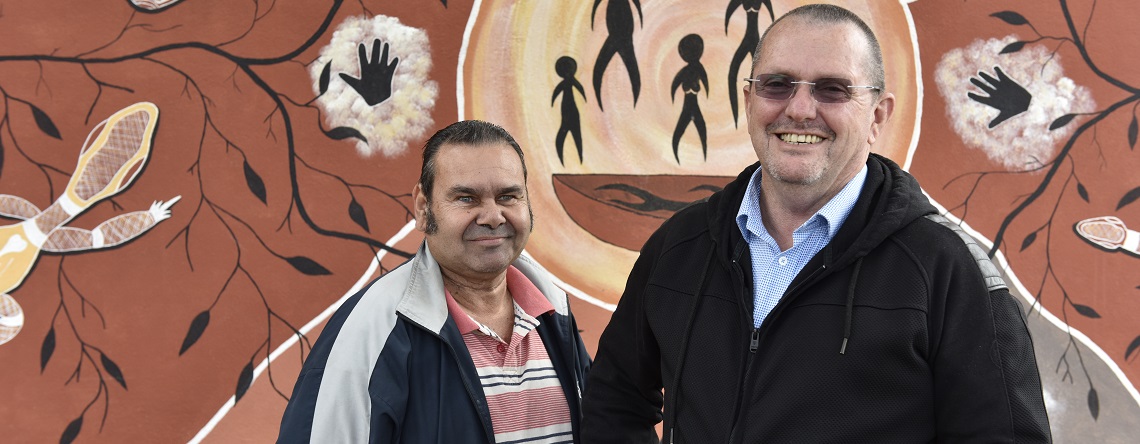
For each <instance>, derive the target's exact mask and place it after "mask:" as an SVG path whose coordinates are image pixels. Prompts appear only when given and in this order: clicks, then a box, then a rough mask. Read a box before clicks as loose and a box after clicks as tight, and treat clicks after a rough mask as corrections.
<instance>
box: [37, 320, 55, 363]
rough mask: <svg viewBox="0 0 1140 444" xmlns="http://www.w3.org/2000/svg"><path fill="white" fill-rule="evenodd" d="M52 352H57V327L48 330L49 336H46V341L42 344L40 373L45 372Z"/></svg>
mask: <svg viewBox="0 0 1140 444" xmlns="http://www.w3.org/2000/svg"><path fill="white" fill-rule="evenodd" d="M52 353H55V327H52V328H51V330H48V334H47V336H45V337H44V343H43V345H41V346H40V374H43V373H44V369H45V368H47V363H48V361H50V360H51V355H52Z"/></svg>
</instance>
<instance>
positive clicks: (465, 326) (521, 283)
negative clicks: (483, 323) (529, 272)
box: [443, 265, 554, 334]
mask: <svg viewBox="0 0 1140 444" xmlns="http://www.w3.org/2000/svg"><path fill="white" fill-rule="evenodd" d="M507 291H510V292H511V297H512V298H514V305H515V306H516V307H517V308H520V309H522V311H523V312H524V313H526V314H527V315H530V316H531V317H533V318H535V320H536V321H537V319H538V317H539V316H541V315H544V314H546V313H550V312H552V311H554V306H553V305H550V301H549V300H547V299H546V296H543V294H542V292H541V291H539V290H538V287H536V286H535V285H534V283H533V282H531V281H530V279H527V277H526V275H524V274H523V273H522V272H521V271H519V269H517V268H515V266H514V265H511V266H509V267H507ZM443 293H444V297H445V298H447V313H448V314H450V315H451V318H452V319H455V326H456V327H459V333H461V334H467V333H470V332H473V331H476V330H479V323H478V322H475V320H474V319H472V318H471V316H470V315H468V314H467V311H466V310H464V309H463V307H461V306H459V303H458V302H455V298H453V297H452V296H451V292H449V291H447V290H446V289H445V290H444V291H443Z"/></svg>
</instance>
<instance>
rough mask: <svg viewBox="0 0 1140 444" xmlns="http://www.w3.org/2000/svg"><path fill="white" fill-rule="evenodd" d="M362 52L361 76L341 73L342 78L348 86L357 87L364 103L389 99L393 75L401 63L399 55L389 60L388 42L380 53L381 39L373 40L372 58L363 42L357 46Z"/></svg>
mask: <svg viewBox="0 0 1140 444" xmlns="http://www.w3.org/2000/svg"><path fill="white" fill-rule="evenodd" d="M357 51H358V52H359V53H360V54H359V56H360V78H359V79H358V78H355V77H353V76H350V75H348V74H345V73H343V72H342V73H340V78H341V79H342V80H344V82H345V83H347V84H348V86H351V87H352V89H355V90H356V92H357V94H360V97H362V98H364V103H367V104H368V105H369V106H372V105H376V104H377V103H380V102H383V101H385V100H388V98H389V97H391V96H392V76H394V75H396V66H397V65H399V64H400V58H399V57H393V58H392V62H391V63H389V62H388V44H387V43H385V44H384V53H383V54H381V53H380V39H376V40H373V41H372V58H368V51H367V49H366V48H365V47H364V44H363V43H361V44H360V46H359V47H357Z"/></svg>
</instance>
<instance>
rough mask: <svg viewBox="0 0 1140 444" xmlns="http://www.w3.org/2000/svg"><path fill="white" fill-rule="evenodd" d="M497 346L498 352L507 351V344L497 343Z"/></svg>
mask: <svg viewBox="0 0 1140 444" xmlns="http://www.w3.org/2000/svg"><path fill="white" fill-rule="evenodd" d="M497 348H498V349H499V353H506V352H507V346H506V345H503V344H499V346H498V347H497Z"/></svg>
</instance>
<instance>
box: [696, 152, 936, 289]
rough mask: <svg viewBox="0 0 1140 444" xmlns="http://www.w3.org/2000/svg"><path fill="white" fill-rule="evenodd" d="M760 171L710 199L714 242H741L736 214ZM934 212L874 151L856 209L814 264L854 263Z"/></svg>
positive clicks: (907, 178)
mask: <svg viewBox="0 0 1140 444" xmlns="http://www.w3.org/2000/svg"><path fill="white" fill-rule="evenodd" d="M759 167H760V163H759V162H757V163H754V164H752V165H751V166H749V167H748V168H745V169H744V171H742V172H741V173H740V174H739V175H738V176H737V177H736V179H734V180H733V181H732V182H730V183H729V184H728V185H726V186H725V187H724V189H723V190H722V191H720V192H718V193H715V194H713V195H712V196H710V197H709V201H708V203H709V205H710V211H709V213H708V218H709V230H710V235H711V236H712V238H713V240H714V242H717V243H721V244H722V245H725V246H728V245H735V244H737V243H738V242H740V241H741V240H742V237H741V236H740V233H739V231H740V230H739V229H737V225H736V220H735V216H736V214H737V211H738V210H739V208H740V203H741V202H742V201H743V200H744V197H745V194H746V190H747V188H748V182H749V180H750V179H751V177H752V175H753V173H755V172H756V169H757V168H759ZM936 211H937V210H935V208H934V207H933V206H932V205H930V202H929V200H928V199H927V198H926V196H925V194H923V192H922V188H921V187H920V186H919V185H918V182H917V181H916V180H915V179H914V177H913V176H911V175H910V174H909V173H907V172H906V171H903V170H902V168H900V167H899V166H898V165H897V164H895V163H894V162H893V161H891V160H890V159H887V158H885V157H882V156H880V155H878V154H874V153H872V154H871V155H870V157H868V159H867V180H866V183H864V185H863V189H862V191H860V194H859V199H858V201H857V202H856V203H855V207H854V208H852V210H851V214H850V215H849V216H848V217H847V220H846V222H844V224H843V227H841V228H840V229H839V232H838V233H836V235H835V238H834V239H832V241H831V242H830V243H829V244H828V246H827V247H825V248H824V249H823V250H822V251H820V253H819V254H818V255H817V257H816V259H813V262H816V260H817V259H821V260H823V261H824V263H826V264H827V265H828V266H833V265H839V266H842V265H845V264H849V263H852V262H854V261H855V260H856V259H858V258H860V257H863V256H865V255H867V253H869V252H870V251H871V250H872V249H873V248H875V247H876V246H878V245H879V244H880V243H882V241H883V240H885V239H886V238H887V237H888V236H890V235H891V234H893V233H895V232H896V231H898V230H900V229H901V228H902V227H904V226H906V225H907V224H909V223H910V222H911V221H913V220H915V219H917V218H919V217H922V216H923V215H926V214H929V213H934V212H936ZM732 250H733V249H732V248H722V252H723V255H724V256H726V257H727V255H730V254H732ZM805 269H806V268H805Z"/></svg>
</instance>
